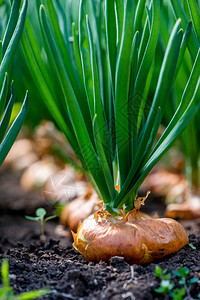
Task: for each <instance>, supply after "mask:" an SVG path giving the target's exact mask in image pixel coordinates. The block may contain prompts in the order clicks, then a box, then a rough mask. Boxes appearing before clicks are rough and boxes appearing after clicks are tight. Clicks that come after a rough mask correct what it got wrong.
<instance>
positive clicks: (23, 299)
mask: <svg viewBox="0 0 200 300" xmlns="http://www.w3.org/2000/svg"><path fill="white" fill-rule="evenodd" d="M49 293H51V290H50V289H48V288H44V289H40V290H36V291H30V292H26V293H23V294H21V295H19V296H15V300H31V299H35V298H38V297H41V296H44V295H46V294H49Z"/></svg>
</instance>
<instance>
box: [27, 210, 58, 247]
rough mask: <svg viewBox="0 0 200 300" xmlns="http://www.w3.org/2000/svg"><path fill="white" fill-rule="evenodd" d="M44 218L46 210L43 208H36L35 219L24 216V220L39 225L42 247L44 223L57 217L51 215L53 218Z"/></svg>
mask: <svg viewBox="0 0 200 300" xmlns="http://www.w3.org/2000/svg"><path fill="white" fill-rule="evenodd" d="M45 216H46V210H45V209H44V208H38V209H37V210H36V217H30V216H26V219H28V220H31V221H36V222H39V223H40V226H41V237H42V244H43V245H44V242H45V235H44V223H45V222H47V221H49V220H52V219H54V218H56V217H57V216H55V215H53V216H50V217H47V218H44V217H45Z"/></svg>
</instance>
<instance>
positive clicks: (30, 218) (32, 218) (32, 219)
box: [25, 216, 41, 221]
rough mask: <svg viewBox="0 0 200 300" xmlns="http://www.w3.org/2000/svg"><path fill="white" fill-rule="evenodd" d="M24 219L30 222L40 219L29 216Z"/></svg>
mask: <svg viewBox="0 0 200 300" xmlns="http://www.w3.org/2000/svg"><path fill="white" fill-rule="evenodd" d="M25 218H26V219H27V220H31V221H39V220H40V219H41V218H40V217H30V216H25Z"/></svg>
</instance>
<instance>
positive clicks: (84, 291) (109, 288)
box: [0, 168, 200, 300]
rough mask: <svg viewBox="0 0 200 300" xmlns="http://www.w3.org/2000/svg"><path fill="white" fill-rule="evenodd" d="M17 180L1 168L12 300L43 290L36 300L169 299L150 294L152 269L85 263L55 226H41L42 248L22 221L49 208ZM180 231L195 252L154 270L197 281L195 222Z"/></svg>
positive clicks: (1, 244) (3, 242)
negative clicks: (185, 272) (182, 272)
mask: <svg viewBox="0 0 200 300" xmlns="http://www.w3.org/2000/svg"><path fill="white" fill-rule="evenodd" d="M19 176H20V175H16V174H12V173H9V172H8V171H6V170H5V169H4V168H1V170H0V261H2V259H3V258H4V257H7V258H8V259H9V266H10V271H9V272H10V283H11V286H12V287H13V289H14V291H15V293H16V294H20V293H22V292H25V291H30V290H35V289H39V288H42V287H49V288H50V289H51V290H52V293H50V294H49V295H46V296H43V298H42V299H112V300H117V299H127V300H133V299H138V300H140V299H148V300H150V299H171V298H170V296H169V295H166V296H164V295H160V294H157V293H156V292H155V291H154V290H155V288H158V287H159V283H160V280H159V279H157V278H156V277H155V276H154V275H153V272H154V270H155V266H156V264H155V263H152V264H149V265H145V266H137V265H133V266H131V265H129V264H128V263H127V262H125V261H124V259H123V258H119V257H114V258H112V259H111V260H110V262H109V263H108V264H107V263H104V262H100V263H98V264H94V263H87V262H86V261H85V259H84V258H83V257H82V256H81V255H80V254H79V253H78V252H77V251H76V250H75V249H74V248H73V247H72V240H71V238H70V234H69V232H67V231H66V235H68V236H69V237H68V238H67V237H61V236H59V235H58V234H57V233H56V232H57V231H58V224H59V222H58V220H52V221H49V222H48V223H46V224H45V226H46V227H45V231H46V243H45V245H44V246H42V245H41V242H40V228H39V224H38V223H35V222H31V221H29V220H26V219H25V218H24V216H25V215H27V214H28V215H34V213H35V210H36V208H38V207H44V208H45V209H46V210H47V211H48V215H50V214H52V213H53V207H52V206H51V205H50V204H49V203H47V202H46V201H45V200H44V199H43V197H42V196H41V193H40V192H31V193H30V192H29V193H26V192H24V191H23V190H22V189H21V188H20V186H19ZM149 203H150V201H149ZM151 203H154V204H152V205H153V209H155V207H156V199H154V202H153V199H151ZM152 205H151V207H152ZM147 206H148V203H147ZM149 206H150V204H149ZM157 206H158V208H159V212H160V213H161V212H162V211H163V208H162V206H160V202H158V201H157ZM183 225H184V226H185V228H186V230H187V232H188V234H189V238H190V243H192V244H193V245H194V246H195V247H196V249H195V250H193V249H192V248H191V247H190V246H189V245H187V246H185V247H184V248H182V249H181V250H179V251H178V252H177V253H175V254H173V255H170V256H167V257H165V258H164V259H163V260H162V261H159V262H157V265H159V266H160V267H161V268H162V269H165V268H168V271H169V272H171V273H172V272H173V271H174V270H177V269H178V268H180V267H188V268H189V270H190V271H191V273H190V274H189V276H188V279H190V278H193V277H196V278H199V275H200V220H195V221H187V222H184V223H183ZM170 280H171V281H172V282H174V283H175V287H174V288H181V287H182V286H181V285H180V284H179V283H178V278H177V277H176V276H175V275H174V274H173V273H172V277H171V279H170ZM190 294H191V298H190V299H197V297H198V295H199V294H200V284H199V282H197V283H195V284H193V285H192V286H191V290H190ZM180 299H181V298H180ZM183 299H184V298H183ZM188 299H189V298H188Z"/></svg>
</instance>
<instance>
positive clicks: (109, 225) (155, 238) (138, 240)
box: [73, 209, 189, 264]
mask: <svg viewBox="0 0 200 300" xmlns="http://www.w3.org/2000/svg"><path fill="white" fill-rule="evenodd" d="M73 238H74V244H73V246H74V247H75V249H76V250H78V252H80V253H81V254H82V255H83V256H84V258H85V259H86V260H87V261H92V262H99V261H100V260H103V261H108V260H109V259H110V258H111V257H113V256H121V257H124V258H125V259H129V261H130V263H135V264H145V263H150V262H152V261H154V260H156V259H157V258H162V257H164V256H166V255H167V254H170V253H173V252H176V251H177V250H179V249H180V248H182V247H183V246H185V245H186V244H188V242H189V241H188V236H187V233H186V231H185V229H184V228H183V227H182V226H181V225H180V224H179V223H178V222H176V221H175V220H172V219H168V218H151V217H150V218H148V219H147V218H146V217H145V215H143V214H141V213H140V212H139V211H138V210H136V209H134V210H133V211H132V212H130V213H129V214H127V216H125V217H124V218H121V220H117V219H116V218H114V217H113V216H112V215H110V214H109V213H108V212H105V211H98V212H96V213H95V214H94V215H92V216H90V217H89V218H88V219H86V220H85V221H84V222H83V223H82V224H81V226H80V227H79V228H78V232H77V234H75V233H73Z"/></svg>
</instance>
